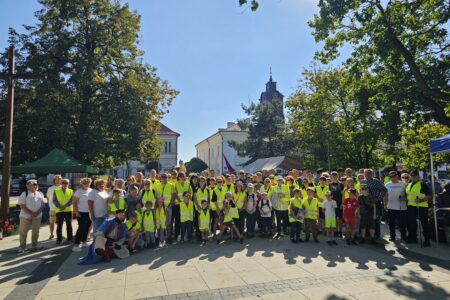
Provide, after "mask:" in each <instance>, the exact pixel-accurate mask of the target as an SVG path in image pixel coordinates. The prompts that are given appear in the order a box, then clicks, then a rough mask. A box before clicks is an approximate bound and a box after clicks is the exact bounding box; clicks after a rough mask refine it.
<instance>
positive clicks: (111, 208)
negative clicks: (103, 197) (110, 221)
mask: <svg viewBox="0 0 450 300" xmlns="http://www.w3.org/2000/svg"><path fill="white" fill-rule="evenodd" d="M132 189H136V187H133V188H132ZM126 208H127V205H126V202H125V199H124V198H122V191H121V190H119V189H114V190H113V194H112V198H110V199H109V200H108V214H109V217H111V218H112V217H114V216H115V215H116V211H117V210H119V209H120V210H125V209H126ZM130 212H131V211H130Z"/></svg>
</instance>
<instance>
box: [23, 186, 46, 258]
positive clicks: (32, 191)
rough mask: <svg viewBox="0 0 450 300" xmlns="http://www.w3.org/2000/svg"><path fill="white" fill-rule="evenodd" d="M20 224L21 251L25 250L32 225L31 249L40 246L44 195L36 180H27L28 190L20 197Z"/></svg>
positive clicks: (37, 248) (34, 249)
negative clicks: (39, 189)
mask: <svg viewBox="0 0 450 300" xmlns="http://www.w3.org/2000/svg"><path fill="white" fill-rule="evenodd" d="M18 203H19V205H20V215H19V218H20V224H19V239H20V246H19V253H23V252H25V249H26V243H27V235H28V230H30V226H31V247H32V248H31V250H32V251H36V250H39V249H41V248H42V247H38V238H39V226H40V225H41V219H42V210H43V209H44V206H45V203H44V195H43V194H42V193H41V192H39V191H38V184H37V181H36V180H28V181H27V191H25V192H23V193H22V194H21V195H20V197H19V202H18Z"/></svg>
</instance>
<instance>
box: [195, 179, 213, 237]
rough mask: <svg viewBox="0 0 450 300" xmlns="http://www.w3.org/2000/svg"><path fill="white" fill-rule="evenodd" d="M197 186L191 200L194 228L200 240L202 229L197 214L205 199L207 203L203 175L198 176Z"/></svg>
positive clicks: (207, 195) (206, 188)
mask: <svg viewBox="0 0 450 300" xmlns="http://www.w3.org/2000/svg"><path fill="white" fill-rule="evenodd" d="M198 182H199V185H198V188H197V190H196V191H195V192H194V191H193V193H194V196H193V197H192V198H193V202H194V208H195V211H194V227H195V230H196V232H197V238H198V239H199V240H200V239H202V237H201V236H202V231H201V229H200V228H199V224H200V220H199V215H200V211H201V210H202V202H203V201H206V203H207V204H208V205H209V195H210V193H209V189H208V187H207V186H206V178H205V177H203V176H200V177H199V178H198Z"/></svg>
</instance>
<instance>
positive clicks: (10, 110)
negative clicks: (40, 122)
mask: <svg viewBox="0 0 450 300" xmlns="http://www.w3.org/2000/svg"><path fill="white" fill-rule="evenodd" d="M8 58H9V62H8V72H7V73H0V79H3V80H5V81H6V83H7V86H8V96H7V99H6V124H5V140H4V141H3V142H4V144H5V148H4V154H3V174H2V196H1V197H2V198H1V205H0V217H3V218H6V217H8V214H9V191H10V185H11V152H12V151H11V149H12V137H13V122H14V83H15V80H16V79H45V78H46V76H43V75H37V74H31V73H16V53H15V49H14V46H13V45H11V46H10V47H9V51H8Z"/></svg>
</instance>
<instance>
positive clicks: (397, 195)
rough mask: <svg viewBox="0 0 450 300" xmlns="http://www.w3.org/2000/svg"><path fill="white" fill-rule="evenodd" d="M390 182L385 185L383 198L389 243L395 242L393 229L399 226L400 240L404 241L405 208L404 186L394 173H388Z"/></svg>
mask: <svg viewBox="0 0 450 300" xmlns="http://www.w3.org/2000/svg"><path fill="white" fill-rule="evenodd" d="M389 178H390V180H391V181H390V182H388V183H386V189H387V193H386V195H385V196H384V209H385V210H386V211H388V215H389V231H390V234H391V237H390V239H389V240H390V241H391V242H393V241H395V227H396V225H397V222H398V225H399V229H400V235H401V239H402V240H403V241H404V240H405V239H406V224H407V207H406V197H405V190H406V187H405V184H404V183H403V182H401V181H399V177H398V173H397V172H396V171H391V172H389Z"/></svg>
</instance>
